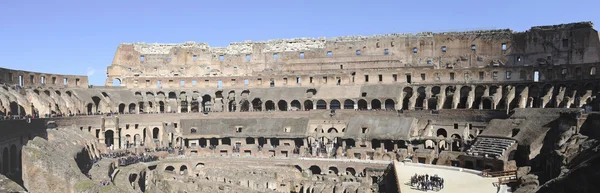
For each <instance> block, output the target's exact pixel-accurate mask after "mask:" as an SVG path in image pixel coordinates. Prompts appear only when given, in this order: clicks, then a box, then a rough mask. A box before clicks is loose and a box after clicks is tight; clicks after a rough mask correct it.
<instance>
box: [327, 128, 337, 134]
mask: <svg viewBox="0 0 600 193" xmlns="http://www.w3.org/2000/svg"><path fill="white" fill-rule="evenodd" d="M327 133H338V130H337V129H336V128H335V127H332V128H329V129H328V130H327Z"/></svg>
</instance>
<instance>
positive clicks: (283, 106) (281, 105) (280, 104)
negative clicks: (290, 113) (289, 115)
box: [277, 100, 288, 111]
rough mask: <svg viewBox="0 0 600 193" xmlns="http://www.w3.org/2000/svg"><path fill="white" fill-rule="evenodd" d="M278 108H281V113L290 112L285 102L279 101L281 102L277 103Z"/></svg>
mask: <svg viewBox="0 0 600 193" xmlns="http://www.w3.org/2000/svg"><path fill="white" fill-rule="evenodd" d="M277 106H279V110H280V111H287V110H288V104H287V102H286V101H284V100H279V102H277Z"/></svg>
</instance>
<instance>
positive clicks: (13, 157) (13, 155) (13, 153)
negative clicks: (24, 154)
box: [10, 144, 19, 172]
mask: <svg viewBox="0 0 600 193" xmlns="http://www.w3.org/2000/svg"><path fill="white" fill-rule="evenodd" d="M18 163H19V157H18V156H17V146H16V145H15V144H13V145H11V146H10V170H11V172H16V171H17V169H18V168H19V164H18Z"/></svg>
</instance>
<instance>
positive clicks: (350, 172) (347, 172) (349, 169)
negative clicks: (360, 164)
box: [346, 167, 356, 176]
mask: <svg viewBox="0 0 600 193" xmlns="http://www.w3.org/2000/svg"><path fill="white" fill-rule="evenodd" d="M346 174H347V175H352V176H354V175H356V170H355V169H354V168H351V167H347V168H346Z"/></svg>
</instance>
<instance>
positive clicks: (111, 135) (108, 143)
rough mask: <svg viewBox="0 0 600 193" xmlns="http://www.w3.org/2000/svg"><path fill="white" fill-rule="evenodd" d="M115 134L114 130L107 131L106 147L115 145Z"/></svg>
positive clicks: (105, 134)
mask: <svg viewBox="0 0 600 193" xmlns="http://www.w3.org/2000/svg"><path fill="white" fill-rule="evenodd" d="M114 137H115V132H114V131H113V130H106V131H105V132H104V144H106V147H110V146H112V145H113V144H114V143H115V141H114V140H115V139H114Z"/></svg>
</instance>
